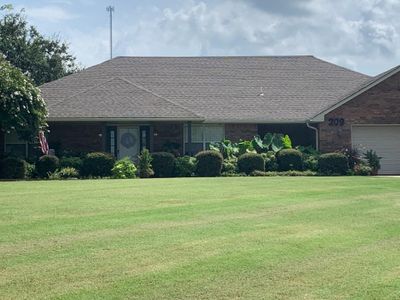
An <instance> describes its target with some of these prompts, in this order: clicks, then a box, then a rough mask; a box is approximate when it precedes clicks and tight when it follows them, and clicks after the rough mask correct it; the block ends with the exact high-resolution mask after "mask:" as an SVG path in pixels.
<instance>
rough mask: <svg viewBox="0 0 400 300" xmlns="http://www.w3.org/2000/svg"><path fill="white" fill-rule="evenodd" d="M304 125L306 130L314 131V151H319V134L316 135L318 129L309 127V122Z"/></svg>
mask: <svg viewBox="0 0 400 300" xmlns="http://www.w3.org/2000/svg"><path fill="white" fill-rule="evenodd" d="M306 125H307V127H308V128H310V129H312V130H314V131H315V150H317V151H319V133H318V128H317V127H314V126H311V125H310V122H309V121H307V122H306Z"/></svg>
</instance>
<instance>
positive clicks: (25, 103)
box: [0, 56, 47, 141]
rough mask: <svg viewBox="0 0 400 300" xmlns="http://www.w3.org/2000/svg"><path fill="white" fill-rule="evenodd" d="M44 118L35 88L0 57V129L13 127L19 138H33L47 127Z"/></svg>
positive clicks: (30, 139)
mask: <svg viewBox="0 0 400 300" xmlns="http://www.w3.org/2000/svg"><path fill="white" fill-rule="evenodd" d="M46 117H47V110H46V105H45V103H44V101H43V99H42V97H41V96H40V91H39V89H38V88H36V87H35V86H34V84H33V82H32V81H31V80H30V79H29V78H27V77H26V76H25V75H24V74H22V72H21V71H20V70H19V69H18V68H16V67H14V66H12V65H11V64H10V63H9V62H8V61H6V60H5V59H4V57H2V56H0V129H1V130H3V131H13V130H15V131H16V132H17V134H18V135H19V137H20V138H22V139H24V140H27V141H33V140H34V138H35V137H36V136H37V134H38V132H39V131H40V130H43V129H45V128H46V127H47V124H46Z"/></svg>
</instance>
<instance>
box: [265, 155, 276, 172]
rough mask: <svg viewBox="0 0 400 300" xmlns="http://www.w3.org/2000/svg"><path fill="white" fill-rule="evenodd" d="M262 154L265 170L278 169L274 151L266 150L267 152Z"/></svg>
mask: <svg viewBox="0 0 400 300" xmlns="http://www.w3.org/2000/svg"><path fill="white" fill-rule="evenodd" d="M262 156H263V157H264V160H265V170H266V171H278V169H279V166H278V161H277V159H276V155H275V152H274V151H268V152H267V153H263V154H262Z"/></svg>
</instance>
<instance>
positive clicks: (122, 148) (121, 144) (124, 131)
mask: <svg viewBox="0 0 400 300" xmlns="http://www.w3.org/2000/svg"><path fill="white" fill-rule="evenodd" d="M139 147H140V139H139V128H138V127H135V126H131V127H118V159H121V158H124V157H129V158H130V159H131V160H134V159H136V157H137V155H138V154H139Z"/></svg>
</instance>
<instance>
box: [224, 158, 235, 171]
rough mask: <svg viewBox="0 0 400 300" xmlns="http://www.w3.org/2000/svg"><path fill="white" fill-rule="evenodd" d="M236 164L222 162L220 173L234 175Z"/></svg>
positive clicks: (226, 161) (227, 161)
mask: <svg viewBox="0 0 400 300" xmlns="http://www.w3.org/2000/svg"><path fill="white" fill-rule="evenodd" d="M236 167H237V163H235V162H234V161H229V160H224V162H223V163H222V173H226V174H228V173H231V174H233V173H235V172H236Z"/></svg>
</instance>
